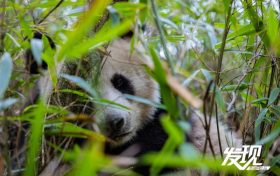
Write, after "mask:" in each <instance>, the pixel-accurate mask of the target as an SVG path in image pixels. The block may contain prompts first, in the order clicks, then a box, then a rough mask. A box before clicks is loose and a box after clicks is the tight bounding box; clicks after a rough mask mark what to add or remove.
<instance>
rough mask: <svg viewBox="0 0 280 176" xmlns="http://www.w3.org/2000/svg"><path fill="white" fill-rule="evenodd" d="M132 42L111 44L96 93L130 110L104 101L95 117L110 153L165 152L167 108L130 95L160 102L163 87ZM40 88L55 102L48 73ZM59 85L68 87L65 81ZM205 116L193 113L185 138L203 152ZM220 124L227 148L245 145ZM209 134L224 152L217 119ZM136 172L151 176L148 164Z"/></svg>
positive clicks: (64, 69) (215, 147)
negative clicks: (129, 97) (150, 71)
mask: <svg viewBox="0 0 280 176" xmlns="http://www.w3.org/2000/svg"><path fill="white" fill-rule="evenodd" d="M130 42H131V38H129V37H123V38H119V39H116V40H115V41H112V42H111V43H110V44H109V45H108V47H107V52H108V53H109V55H105V56H104V57H103V58H102V64H101V66H100V77H99V84H98V86H97V91H98V92H99V94H100V96H101V97H102V98H104V99H107V100H110V101H112V102H115V103H117V104H120V105H123V106H126V107H127V108H128V109H129V110H126V109H121V108H116V107H111V106H100V105H93V107H94V108H96V109H97V112H98V118H97V119H96V123H97V126H98V130H100V132H101V133H102V134H104V135H105V136H107V137H108V138H109V139H111V140H112V141H113V142H107V143H106V145H105V153H106V154H108V155H118V156H119V155H122V156H123V155H124V156H126V155H128V156H131V157H140V156H143V155H144V154H147V153H149V152H157V151H160V150H161V149H162V147H163V146H164V144H165V142H166V140H167V138H168V135H167V133H166V132H165V130H164V128H163V127H162V125H161V123H160V118H161V117H162V115H163V114H165V113H166V112H165V111H164V110H163V109H159V108H156V107H153V106H150V105H147V104H143V103H140V102H136V101H133V100H131V99H128V98H127V97H126V96H125V95H126V94H130V95H134V96H139V97H142V98H145V99H148V100H150V101H152V102H155V103H161V95H160V90H159V89H160V87H159V85H158V83H157V82H156V81H155V80H153V78H152V77H151V76H149V75H148V74H147V72H146V69H145V65H146V64H151V60H150V59H149V58H148V57H143V55H140V54H138V53H137V52H136V51H138V52H143V50H142V51H141V50H138V49H139V48H141V47H140V46H138V45H136V46H137V47H136V48H131V46H132V45H131V43H130ZM66 65H67V64H66ZM61 68H62V69H61V70H62V72H69V68H71V67H67V66H61ZM70 72H71V70H70ZM90 76H92V75H88V77H90ZM88 77H87V78H88ZM90 79H92V78H90ZM38 86H39V89H40V93H41V94H42V96H44V97H45V98H46V99H47V100H46V101H47V102H50V103H52V102H54V101H49V100H53V99H54V98H55V96H52V93H51V92H52V85H51V81H50V78H49V76H48V74H44V76H42V77H41V78H40V80H39V84H38ZM60 88H61V89H62V88H63V84H62V87H60ZM64 97H65V96H64ZM201 118H202V116H201V115H200V114H199V113H198V111H196V112H193V113H192V115H190V117H189V123H190V124H191V131H190V132H189V133H188V134H186V140H188V141H189V142H191V143H193V145H194V146H195V147H196V148H197V149H198V150H199V151H201V152H203V151H204V142H205V139H206V133H205V130H204V126H203V122H202V119H201ZM218 123H219V124H220V125H219V126H220V130H219V132H220V137H221V139H220V141H221V146H222V150H224V149H225V148H226V147H227V146H241V144H242V141H241V139H239V138H238V134H236V133H235V132H234V131H230V130H229V129H228V128H227V127H226V126H225V125H224V124H223V123H221V122H220V121H219V122H218ZM89 128H90V127H89ZM93 128H94V129H96V128H95V127H93ZM93 128H92V129H93ZM209 134H210V137H211V141H212V143H213V144H214V145H213V146H212V148H213V150H214V153H215V154H216V155H219V154H220V149H219V145H217V144H218V141H219V139H218V131H217V128H216V121H215V119H214V118H212V121H211V129H210V132H209ZM130 148H134V149H135V150H134V151H133V152H132V153H129V154H127V152H126V151H127V150H129V149H130ZM205 149H206V153H207V154H211V150H210V146H209V144H208V145H207V146H206V148H205ZM133 170H134V171H135V172H137V173H139V174H141V175H149V166H141V165H138V164H136V165H135V166H133ZM170 172H171V173H172V172H174V170H173V169H170V168H165V169H163V171H162V173H170Z"/></svg>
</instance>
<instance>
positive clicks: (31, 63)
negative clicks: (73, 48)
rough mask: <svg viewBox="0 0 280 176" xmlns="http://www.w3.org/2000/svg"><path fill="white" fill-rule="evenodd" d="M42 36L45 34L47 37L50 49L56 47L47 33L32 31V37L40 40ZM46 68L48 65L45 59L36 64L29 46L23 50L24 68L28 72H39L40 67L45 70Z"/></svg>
mask: <svg viewBox="0 0 280 176" xmlns="http://www.w3.org/2000/svg"><path fill="white" fill-rule="evenodd" d="M43 36H45V37H46V38H47V39H48V42H49V44H50V47H51V48H52V49H55V48H56V47H55V43H54V41H53V40H52V39H51V38H50V37H49V36H48V35H45V34H42V33H40V32H34V34H33V39H39V40H41V39H42V38H43ZM47 68H48V65H47V63H46V62H45V61H42V65H38V64H37V62H36V60H35V59H34V56H33V53H32V51H31V48H29V49H27V50H26V51H25V69H26V70H27V71H28V72H29V73H30V74H38V73H39V72H40V69H43V70H47Z"/></svg>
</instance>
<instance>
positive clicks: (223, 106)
mask: <svg viewBox="0 0 280 176" xmlns="http://www.w3.org/2000/svg"><path fill="white" fill-rule="evenodd" d="M215 101H216V103H217V105H218V108H220V109H221V110H222V111H223V112H225V111H226V104H225V101H224V98H223V96H222V93H221V91H220V90H219V89H217V90H216V95H215Z"/></svg>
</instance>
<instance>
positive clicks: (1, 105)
mask: <svg viewBox="0 0 280 176" xmlns="http://www.w3.org/2000/svg"><path fill="white" fill-rule="evenodd" d="M16 102H17V99H15V98H8V99H6V100H2V101H0V112H1V111H2V110H4V109H6V108H8V107H10V106H12V105H13V104H15V103H16Z"/></svg>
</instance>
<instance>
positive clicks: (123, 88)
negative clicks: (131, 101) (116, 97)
mask: <svg viewBox="0 0 280 176" xmlns="http://www.w3.org/2000/svg"><path fill="white" fill-rule="evenodd" d="M111 83H112V84H113V86H114V88H115V89H117V90H118V91H120V92H121V93H124V94H130V95H134V94H135V92H134V88H133V86H132V84H131V81H129V80H128V79H127V78H126V77H125V76H123V75H121V74H114V76H113V77H112V79H111Z"/></svg>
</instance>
